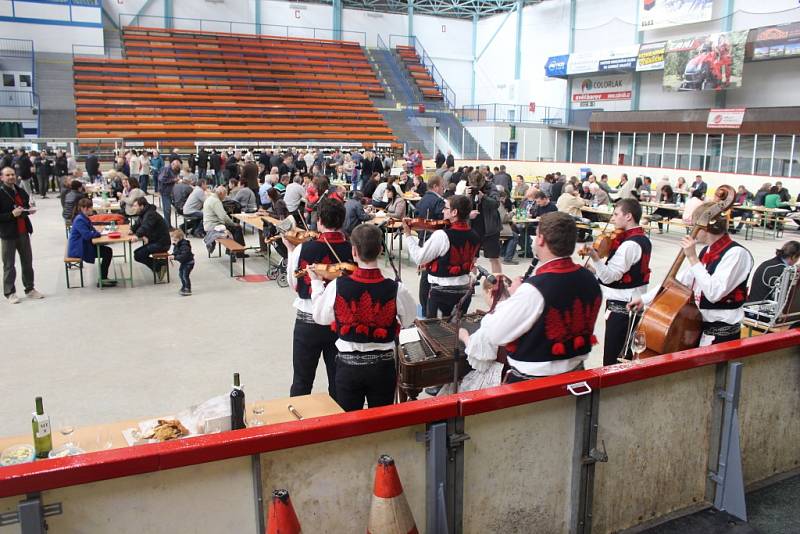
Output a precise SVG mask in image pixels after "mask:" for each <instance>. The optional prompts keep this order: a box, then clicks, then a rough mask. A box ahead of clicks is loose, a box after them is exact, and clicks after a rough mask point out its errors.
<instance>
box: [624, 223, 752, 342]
mask: <svg viewBox="0 0 800 534" xmlns="http://www.w3.org/2000/svg"><path fill="white" fill-rule="evenodd" d="M697 217H698V212H695V214H694V218H695V222H696V219H697ZM697 243H701V244H703V245H706V246H705V247H703V249H702V250H701V251H700V254H699V255H698V254H697V251H696V250H695V247H696V246H697ZM681 247H682V248H683V251H684V254H685V255H686V259H687V260H688V262H689V265H688V266H684V267H683V268H682V269H681V270H680V272H678V275H677V276H676V279H677V280H678V282H680V283H682V284H684V285H686V286H687V287H690V288H692V289H693V291H694V296H695V302H697V306H698V308H700V315H701V316H702V318H703V335H702V336H701V337H700V346H701V347H703V346H706V345H713V344H716V343H723V342H725V341H731V340H734V339H739V338H740V336H741V322H742V319H743V318H744V310H743V308H742V306H743V305H744V303H745V301H746V300H747V279H748V278H749V276H750V271H751V270H752V269H753V256H752V255H751V254H750V252H749V251H748V250H747V249H746V248H744V247H743V246H741V245H740V244H739V243H737V242H735V241H733V240H732V239H731V237H730V236H729V235H728V221H727V219H726V218H725V216H720V217H718V218H717V219H716V220H715V221H713V222H712V223H711V224H709V225H708V226H707V227H706V228H705V229H703V230H700V232H699V233H698V234H697V239H696V240H695V239H692V238H691V237H690V236H686V237H684V238H683V239H682V240H681ZM657 291H658V288H655V289H651V290H650V291H649V292H647V293H645V294H644V295H642V296H641V297H635V298H633V299H632V300H631V302H630V304H629V306H630V307H635V308H642V306H643V305H644V304H650V303H651V302H652V301H653V299H654V298H655V296H656V293H657Z"/></svg>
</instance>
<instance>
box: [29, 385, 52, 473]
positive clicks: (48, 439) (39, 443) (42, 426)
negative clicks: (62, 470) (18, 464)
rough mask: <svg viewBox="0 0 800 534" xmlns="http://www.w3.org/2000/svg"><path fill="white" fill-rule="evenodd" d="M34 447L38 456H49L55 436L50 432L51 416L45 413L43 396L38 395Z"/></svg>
mask: <svg viewBox="0 0 800 534" xmlns="http://www.w3.org/2000/svg"><path fill="white" fill-rule="evenodd" d="M32 424H33V447H34V449H35V450H36V457H37V458H47V456H48V455H49V454H50V451H51V450H53V436H52V434H51V433H50V416H49V415H47V414H45V413H44V406H43V404H42V398H41V397H36V413H34V414H33V422H32Z"/></svg>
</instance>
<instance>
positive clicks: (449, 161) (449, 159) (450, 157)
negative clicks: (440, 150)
mask: <svg viewBox="0 0 800 534" xmlns="http://www.w3.org/2000/svg"><path fill="white" fill-rule="evenodd" d="M444 165H445V167H455V166H456V158H454V157H453V153H452V152H451V151H450V150H448V151H447V158H446V159H445V160H444Z"/></svg>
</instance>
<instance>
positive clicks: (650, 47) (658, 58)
mask: <svg viewBox="0 0 800 534" xmlns="http://www.w3.org/2000/svg"><path fill="white" fill-rule="evenodd" d="M666 46H667V42H666V41H659V42H657V43H647V44H643V45H642V46H641V47H640V48H639V56H638V57H637V59H636V70H637V71H639V72H644V71H648V70H662V69H663V68H664V50H665V49H666Z"/></svg>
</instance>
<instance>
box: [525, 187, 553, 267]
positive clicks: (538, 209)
mask: <svg viewBox="0 0 800 534" xmlns="http://www.w3.org/2000/svg"><path fill="white" fill-rule="evenodd" d="M554 211H558V208H557V207H556V203H555V202H550V197H548V196H547V194H545V192H544V191H535V192H534V193H533V205H531V208H530V211H529V212H528V217H529V218H531V219H538V218H540V217H541V216H542V215H546V214H548V213H552V212H554ZM538 224H539V223H538V222H531V223H527V226H528V233H527V235H528V239H527V242H526V243H523V244H522V246H523V248H524V249H525V250H524V251H523V252H522V253H521V254H520V257H525V258H533V250H532V248H531V242H532V241H533V239H532V238H533V236H534V235H535V234H536V227H537V226H538Z"/></svg>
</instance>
